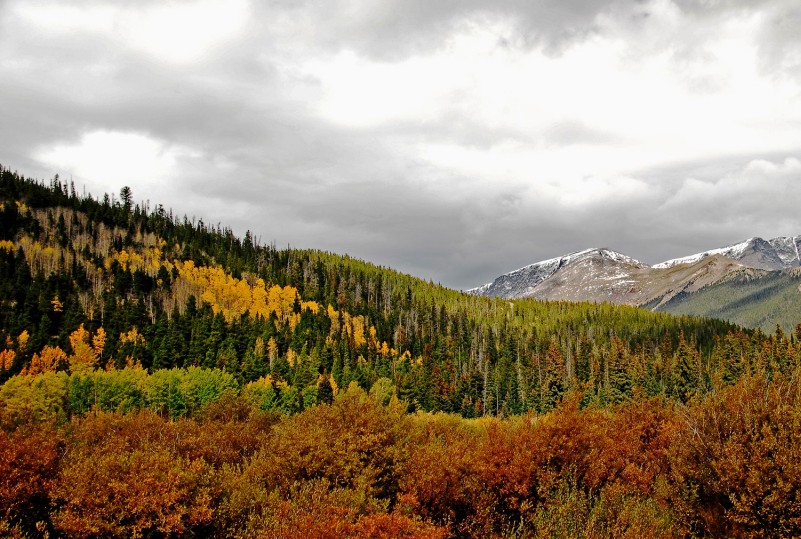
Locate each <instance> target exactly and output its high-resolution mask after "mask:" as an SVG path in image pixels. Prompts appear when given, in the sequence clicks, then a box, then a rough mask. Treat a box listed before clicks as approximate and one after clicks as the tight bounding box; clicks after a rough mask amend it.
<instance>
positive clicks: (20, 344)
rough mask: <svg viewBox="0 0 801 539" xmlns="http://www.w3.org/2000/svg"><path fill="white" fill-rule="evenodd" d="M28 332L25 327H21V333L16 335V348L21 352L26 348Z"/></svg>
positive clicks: (28, 337)
mask: <svg viewBox="0 0 801 539" xmlns="http://www.w3.org/2000/svg"><path fill="white" fill-rule="evenodd" d="M30 337H31V336H30V334H29V333H28V330H27V329H23V330H22V333H20V334H19V336H18V337H17V350H19V351H20V352H21V353H25V351H27V350H28V339H30Z"/></svg>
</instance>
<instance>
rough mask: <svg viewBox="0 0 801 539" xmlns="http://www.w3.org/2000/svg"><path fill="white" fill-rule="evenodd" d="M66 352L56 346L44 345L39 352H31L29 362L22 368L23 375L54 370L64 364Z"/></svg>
mask: <svg viewBox="0 0 801 539" xmlns="http://www.w3.org/2000/svg"><path fill="white" fill-rule="evenodd" d="M66 363H67V354H66V353H65V352H64V350H62V349H61V348H59V347H58V346H50V345H45V347H44V348H42V350H41V352H39V353H38V354H33V358H31V364H30V365H28V366H27V367H25V368H24V369H22V373H21V374H23V375H35V374H40V373H43V372H55V371H57V370H60V369H62V368H63V367H65V366H66Z"/></svg>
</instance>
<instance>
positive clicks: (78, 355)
mask: <svg viewBox="0 0 801 539" xmlns="http://www.w3.org/2000/svg"><path fill="white" fill-rule="evenodd" d="M69 341H70V346H71V347H72V355H71V356H70V357H69V358H68V361H69V364H70V372H73V373H85V372H88V371H91V370H93V369H94V368H95V366H96V364H97V359H98V356H97V353H96V352H95V350H94V349H93V348H92V346H91V345H90V344H89V332H88V331H86V329H85V328H84V327H83V324H81V325H80V326H79V327H78V329H76V330H75V331H73V332H72V333H71V334H70V336H69Z"/></svg>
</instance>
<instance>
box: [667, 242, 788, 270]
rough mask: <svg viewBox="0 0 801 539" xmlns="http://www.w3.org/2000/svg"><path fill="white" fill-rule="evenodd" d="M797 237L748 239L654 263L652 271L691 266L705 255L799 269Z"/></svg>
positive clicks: (765, 266) (758, 265) (761, 266)
mask: <svg viewBox="0 0 801 539" xmlns="http://www.w3.org/2000/svg"><path fill="white" fill-rule="evenodd" d="M799 251H801V236H794V237H780V238H773V239H772V240H763V239H762V238H750V239H747V240H745V241H743V242H740V243H736V244H734V245H729V246H727V247H721V248H719V249H711V250H709V251H704V252H702V253H697V254H694V255H690V256H685V257H682V258H675V259H673V260H667V261H665V262H661V263H659V264H655V265H654V266H653V267H654V268H672V267H673V266H677V265H679V264H692V263H694V262H697V261H699V260H701V259H703V258H706V257H707V256H712V255H721V256H725V257H726V258H730V259H732V260H737V261H738V262H740V263H742V264H743V265H745V266H748V267H750V268H756V269H764V270H782V269H787V268H797V267H799V266H801V256H799Z"/></svg>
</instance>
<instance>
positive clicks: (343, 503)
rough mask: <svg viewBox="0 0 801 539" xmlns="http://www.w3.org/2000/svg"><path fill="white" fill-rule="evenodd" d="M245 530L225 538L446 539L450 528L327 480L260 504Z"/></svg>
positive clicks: (276, 494) (294, 487)
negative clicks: (389, 508) (391, 510)
mask: <svg viewBox="0 0 801 539" xmlns="http://www.w3.org/2000/svg"><path fill="white" fill-rule="evenodd" d="M260 502H261V503H260V505H259V507H258V509H257V510H255V511H252V512H251V513H250V514H249V516H248V519H247V522H246V524H245V526H244V528H242V529H239V530H236V529H229V530H227V531H226V536H228V537H237V538H243V539H244V538H254V539H255V538H261V537H275V538H277V539H339V538H342V537H348V538H353V539H390V538H403V537H407V538H409V539H411V538H419V539H444V538H445V537H446V535H447V530H445V529H442V528H437V527H436V526H434V525H432V524H430V523H426V522H424V521H422V520H420V519H417V518H413V517H410V516H406V515H401V514H398V513H392V512H388V510H387V502H386V501H381V500H378V499H376V498H374V497H369V496H365V495H364V493H363V492H359V491H357V490H354V489H349V488H341V487H335V486H333V485H331V484H330V483H329V482H328V481H327V480H326V479H315V480H311V481H302V482H298V483H295V484H293V485H292V486H291V487H290V488H289V490H288V491H287V492H286V493H284V494H280V493H279V491H278V490H275V491H273V492H272V494H270V495H269V496H267V497H266V498H262V499H261V500H260Z"/></svg>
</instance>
